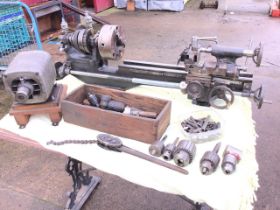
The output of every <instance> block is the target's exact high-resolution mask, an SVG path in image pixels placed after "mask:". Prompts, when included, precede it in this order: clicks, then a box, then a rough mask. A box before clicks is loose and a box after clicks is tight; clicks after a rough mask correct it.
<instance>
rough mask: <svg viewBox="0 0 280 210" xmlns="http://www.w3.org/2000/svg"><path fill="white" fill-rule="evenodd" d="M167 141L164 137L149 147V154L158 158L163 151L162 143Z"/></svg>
mask: <svg viewBox="0 0 280 210" xmlns="http://www.w3.org/2000/svg"><path fill="white" fill-rule="evenodd" d="M166 139H167V135H165V136H164V137H163V138H162V139H161V140H158V141H156V142H155V143H153V144H152V145H151V146H150V147H149V153H150V154H151V155H153V156H156V157H160V156H161V155H162V152H163V149H164V141H165V140H166Z"/></svg>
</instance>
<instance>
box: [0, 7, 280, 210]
mask: <svg viewBox="0 0 280 210" xmlns="http://www.w3.org/2000/svg"><path fill="white" fill-rule="evenodd" d="M104 18H105V19H106V20H109V21H110V22H112V23H115V24H119V25H122V26H123V28H124V30H125V34H126V39H127V48H126V52H125V58H126V59H136V60H146V61H156V62H165V63H176V60H177V57H178V55H179V53H180V52H181V51H182V50H183V49H184V47H185V46H186V45H187V44H188V43H189V40H190V38H191V36H192V35H199V36H218V38H219V40H220V43H222V44H228V45H232V46H240V47H246V46H248V43H249V41H250V39H251V38H252V39H253V41H254V45H257V44H258V42H260V41H261V42H262V43H263V44H264V47H265V53H264V59H263V60H264V62H263V64H264V65H265V66H264V67H262V68H259V69H257V68H255V67H254V65H253V64H252V62H251V61H249V63H250V64H249V66H250V67H251V70H252V71H253V72H254V73H255V75H256V77H255V83H254V85H255V86H256V87H258V86H259V85H260V84H263V87H264V90H265V96H266V98H267V99H271V100H273V104H272V105H264V106H263V108H262V109H261V110H256V108H255V106H254V105H253V118H254V120H255V121H256V130H257V133H258V134H259V138H258V140H257V145H256V147H257V154H256V155H257V160H258V163H259V168H260V170H259V173H258V174H259V178H260V180H259V183H260V188H259V190H258V191H257V198H258V200H257V202H255V205H254V206H255V209H257V210H258V209H266V210H274V209H280V201H279V199H280V191H279V189H280V182H279V175H280V170H279V168H278V165H279V164H278V163H279V162H278V161H279V160H280V154H279V152H278V145H279V142H278V141H279V136H280V129H279V128H280V118H279V113H280V112H279V105H280V91H279V89H280V67H279V66H278V67H277V66H275V65H270V64H268V63H267V62H272V63H274V64H277V65H280V61H279V58H280V48H279V46H280V39H279V37H280V30H279V19H272V18H269V17H267V16H265V15H260V14H256V13H246V14H245V13H240V14H238V13H235V14H233V15H226V16H224V15H223V13H222V12H218V11H215V10H203V11H200V10H196V9H186V10H185V11H183V12H180V13H171V12H138V11H137V12H132V13H128V12H125V11H120V12H117V13H112V14H109V15H108V16H106V17H104ZM0 97H1V98H0V101H1V104H0V106H1V109H0V117H1V114H2V115H3V113H4V112H5V111H6V110H7V105H6V103H7V101H8V99H7V97H6V96H4V94H3V92H0ZM3 97H6V98H3ZM233 129H234V128H233ZM245 140H246V139H244V141H245ZM0 148H1V149H0V151H1V152H0V161H1V164H0V198H1V199H0V209H8V210H10V209H24V210H25V209H26V210H27V209H28V210H33V209H34V210H35V209H36V210H37V209H47V210H48V209H63V205H64V203H65V202H66V196H65V192H66V191H67V190H70V188H71V179H70V177H68V176H67V175H66V173H65V172H64V171H63V169H64V164H65V162H66V157H64V156H61V155H58V154H53V153H50V152H46V151H43V150H38V149H33V148H29V147H25V146H22V145H18V144H13V143H8V142H6V141H0ZM94 174H97V175H99V176H101V177H102V183H101V185H100V186H99V187H98V190H97V191H96V192H95V193H94V194H93V196H91V198H90V200H89V201H88V202H87V203H86V205H85V206H84V208H83V209H99V210H103V209H104V210H105V209H112V207H113V209H115V210H118V209H134V210H137V209H139V210H140V209H147V210H148V209H166V210H167V209H177V210H180V209H191V205H189V204H187V203H186V202H184V201H183V200H182V199H180V198H179V197H177V196H174V195H169V194H166V193H161V192H158V191H155V190H152V189H147V188H144V187H141V186H137V185H135V184H132V183H129V182H127V181H125V180H122V179H120V178H119V177H116V176H113V175H109V174H105V173H103V172H100V171H96V172H94ZM171 181H172V180H171ZM221 199H222V198H221Z"/></svg>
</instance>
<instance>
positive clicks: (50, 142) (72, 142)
mask: <svg viewBox="0 0 280 210" xmlns="http://www.w3.org/2000/svg"><path fill="white" fill-rule="evenodd" d="M96 142H97V141H96V140H64V141H53V140H50V141H48V142H47V145H50V144H52V145H56V146H60V145H64V144H96Z"/></svg>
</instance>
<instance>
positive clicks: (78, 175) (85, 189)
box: [65, 157, 101, 210]
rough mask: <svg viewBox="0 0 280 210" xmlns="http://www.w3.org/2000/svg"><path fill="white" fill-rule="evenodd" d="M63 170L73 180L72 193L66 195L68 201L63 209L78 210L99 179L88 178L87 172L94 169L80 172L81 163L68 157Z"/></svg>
mask: <svg viewBox="0 0 280 210" xmlns="http://www.w3.org/2000/svg"><path fill="white" fill-rule="evenodd" d="M65 170H66V172H67V173H68V174H69V175H70V176H71V177H72V180H73V191H72V192H70V193H69V195H68V197H69V199H68V201H67V203H66V208H65V209H68V210H80V209H81V208H82V206H83V204H84V203H85V202H86V200H87V199H88V197H89V196H90V194H91V193H92V191H93V190H94V189H95V188H96V187H97V185H98V184H99V182H100V181H101V178H100V177H97V176H89V171H90V170H95V168H90V169H86V170H82V162H81V161H79V160H76V159H74V158H71V157H68V162H67V164H66V167H65Z"/></svg>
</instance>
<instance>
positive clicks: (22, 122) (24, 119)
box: [14, 114, 30, 129]
mask: <svg viewBox="0 0 280 210" xmlns="http://www.w3.org/2000/svg"><path fill="white" fill-rule="evenodd" d="M14 118H15V120H16V122H17V124H18V125H19V128H20V129H22V128H25V126H26V124H27V123H28V121H29V118H30V115H24V114H15V115H14Z"/></svg>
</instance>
